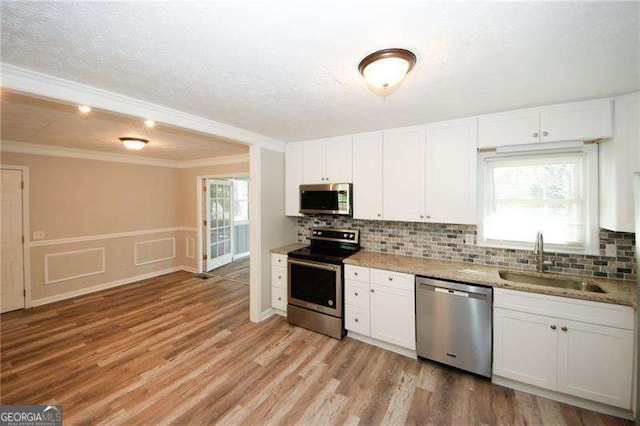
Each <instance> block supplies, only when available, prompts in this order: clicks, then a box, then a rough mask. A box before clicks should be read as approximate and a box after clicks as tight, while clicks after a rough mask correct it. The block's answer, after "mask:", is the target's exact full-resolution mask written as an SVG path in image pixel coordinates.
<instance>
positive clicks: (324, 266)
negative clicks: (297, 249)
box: [288, 258, 340, 272]
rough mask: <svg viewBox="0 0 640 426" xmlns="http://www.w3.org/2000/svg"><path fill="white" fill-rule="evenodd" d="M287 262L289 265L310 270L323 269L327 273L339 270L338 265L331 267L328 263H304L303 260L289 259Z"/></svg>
mask: <svg viewBox="0 0 640 426" xmlns="http://www.w3.org/2000/svg"><path fill="white" fill-rule="evenodd" d="M288 262H289V264H291V265H301V266H309V267H310V268H318V269H324V270H327V271H334V272H336V271H338V270H340V265H331V264H328V263H318V262H307V261H304V260H298V259H291V258H289V260H288Z"/></svg>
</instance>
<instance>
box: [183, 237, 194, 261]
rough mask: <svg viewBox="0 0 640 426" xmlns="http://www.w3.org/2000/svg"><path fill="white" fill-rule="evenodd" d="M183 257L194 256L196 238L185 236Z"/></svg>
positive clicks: (190, 257)
mask: <svg viewBox="0 0 640 426" xmlns="http://www.w3.org/2000/svg"><path fill="white" fill-rule="evenodd" d="M185 257H186V258H187V259H195V258H196V240H195V238H193V237H187V238H185Z"/></svg>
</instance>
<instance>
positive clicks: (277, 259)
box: [271, 253, 287, 267]
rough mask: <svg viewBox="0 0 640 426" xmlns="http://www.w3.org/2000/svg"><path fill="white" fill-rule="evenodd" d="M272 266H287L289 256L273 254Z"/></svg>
mask: <svg viewBox="0 0 640 426" xmlns="http://www.w3.org/2000/svg"><path fill="white" fill-rule="evenodd" d="M271 264H272V265H273V266H285V267H286V266H287V255H286V254H276V253H271Z"/></svg>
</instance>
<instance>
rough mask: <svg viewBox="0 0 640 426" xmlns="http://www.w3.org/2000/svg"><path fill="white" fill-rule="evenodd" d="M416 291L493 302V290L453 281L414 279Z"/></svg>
mask: <svg viewBox="0 0 640 426" xmlns="http://www.w3.org/2000/svg"><path fill="white" fill-rule="evenodd" d="M416 290H417V291H434V292H436V293H440V294H443V295H444V294H447V295H450V296H458V297H466V298H470V299H480V300H486V301H488V302H489V303H492V302H493V300H492V299H493V297H492V296H493V289H492V288H491V287H484V286H478V285H470V284H463V283H458V282H453V281H444V280H436V279H433V278H427V277H416Z"/></svg>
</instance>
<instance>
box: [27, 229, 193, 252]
mask: <svg viewBox="0 0 640 426" xmlns="http://www.w3.org/2000/svg"><path fill="white" fill-rule="evenodd" d="M176 231H187V232H196V231H197V229H196V228H194V227H191V226H172V227H168V228H156V229H142V230H139V231H127V232H114V233H111V234H96V235H87V236H84V237H70V238H57V239H55V240H38V241H31V242H30V243H29V247H31V248H33V247H44V246H55V245H60V244H73V243H82V242H86V241H99V240H111V239H114V238H125V237H135V236H138V235H149V234H162V233H165V232H176Z"/></svg>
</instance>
